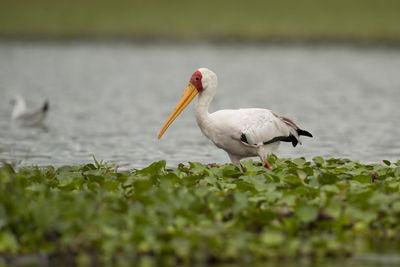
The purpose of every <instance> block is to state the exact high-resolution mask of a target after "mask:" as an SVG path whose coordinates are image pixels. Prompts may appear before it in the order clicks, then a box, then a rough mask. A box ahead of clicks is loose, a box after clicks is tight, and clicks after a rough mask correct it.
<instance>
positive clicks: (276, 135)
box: [212, 108, 298, 146]
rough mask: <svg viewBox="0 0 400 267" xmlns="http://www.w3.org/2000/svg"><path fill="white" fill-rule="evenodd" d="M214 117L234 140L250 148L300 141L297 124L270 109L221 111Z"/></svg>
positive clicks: (214, 114)
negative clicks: (280, 142)
mask: <svg viewBox="0 0 400 267" xmlns="http://www.w3.org/2000/svg"><path fill="white" fill-rule="evenodd" d="M212 115H213V117H214V118H216V119H217V120H218V121H219V122H220V124H221V125H223V126H224V128H225V129H229V131H230V134H231V136H232V138H234V139H236V140H240V141H241V142H242V143H243V144H245V145H248V146H260V145H263V144H270V143H274V142H278V141H290V142H293V140H292V139H293V137H294V138H295V139H296V140H297V139H298V134H297V129H298V127H297V126H296V124H295V123H294V122H293V121H292V120H290V119H288V118H286V117H282V116H279V115H277V114H275V113H273V112H272V111H270V110H268V109H255V108H254V109H253V108H251V109H238V110H220V111H217V112H215V113H213V114H212ZM292 136H293V137H292ZM296 144H297V142H296Z"/></svg>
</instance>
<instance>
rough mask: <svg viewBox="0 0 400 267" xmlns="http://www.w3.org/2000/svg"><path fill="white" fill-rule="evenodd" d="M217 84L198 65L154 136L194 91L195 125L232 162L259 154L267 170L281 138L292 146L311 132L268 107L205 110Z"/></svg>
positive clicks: (170, 121)
mask: <svg viewBox="0 0 400 267" xmlns="http://www.w3.org/2000/svg"><path fill="white" fill-rule="evenodd" d="M217 83H218V81H217V75H216V74H215V73H214V72H212V71H211V70H209V69H207V68H200V69H198V70H197V71H196V72H195V73H193V75H192V77H191V79H190V82H189V84H188V85H187V87H186V89H185V91H184V92H183V95H182V97H181V99H180V100H179V102H178V104H177V105H176V107H175V109H174V111H173V112H172V113H171V115H170V116H169V118H168V120H167V121H166V122H165V124H164V126H163V127H162V129H161V131H160V133H159V134H158V139H160V138H161V137H162V135H163V134H164V132H165V131H166V130H167V128H168V127H169V126H170V125H171V123H172V122H173V121H174V120H175V119H176V118H177V117H178V115H179V114H180V113H181V112H182V111H183V110H184V109H185V107H186V106H187V105H188V104H189V103H190V102H191V101H192V100H193V98H194V97H195V96H196V95H197V94H199V97H198V100H197V102H196V106H195V114H196V120H197V124H198V125H199V127H200V129H201V131H202V132H203V134H204V135H205V136H206V137H207V138H208V139H210V140H211V141H212V142H213V143H214V144H215V145H216V146H217V147H219V148H221V149H223V150H225V151H226V152H227V153H228V155H229V158H230V159H231V161H232V163H234V164H238V165H239V164H240V160H241V159H242V158H246V157H254V156H259V157H260V158H261V160H262V161H263V162H264V164H265V167H266V168H268V169H271V167H270V165H269V163H268V161H267V157H268V155H270V154H271V153H272V152H273V151H274V150H275V149H276V148H277V147H278V146H279V144H280V142H281V141H283V142H291V143H292V145H293V146H294V147H295V146H296V145H297V143H300V144H301V141H300V135H304V136H309V137H312V135H311V133H309V132H307V131H305V130H301V129H300V128H299V127H298V126H297V125H296V124H295V123H294V122H293V121H292V120H291V119H289V118H287V117H284V116H280V115H278V114H276V113H274V112H272V111H271V110H268V109H260V108H248V109H224V110H219V111H216V112H214V113H209V112H208V106H209V104H210V102H211V100H212V99H213V97H214V95H215V93H216V89H217Z"/></svg>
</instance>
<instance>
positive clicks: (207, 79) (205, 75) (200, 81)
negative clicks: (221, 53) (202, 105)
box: [188, 68, 217, 93]
mask: <svg viewBox="0 0 400 267" xmlns="http://www.w3.org/2000/svg"><path fill="white" fill-rule="evenodd" d="M189 84H192V85H193V86H194V87H195V88H196V89H197V92H199V93H202V92H203V91H206V90H207V89H209V88H216V87H217V75H216V74H215V73H214V72H213V71H211V70H209V69H207V68H200V69H198V70H196V71H195V72H194V73H193V74H192V77H191V78H190V82H189ZM188 86H189V85H188Z"/></svg>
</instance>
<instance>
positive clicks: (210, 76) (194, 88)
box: [158, 68, 218, 139]
mask: <svg viewBox="0 0 400 267" xmlns="http://www.w3.org/2000/svg"><path fill="white" fill-rule="evenodd" d="M217 82H218V81H217V75H216V74H215V73H214V72H213V71H211V70H209V69H207V68H200V69H198V70H196V71H195V72H194V73H193V74H192V77H191V78H190V81H189V83H188V85H187V86H186V89H185V91H183V94H182V96H181V99H180V100H179V102H178V104H177V105H176V107H175V109H174V111H173V112H172V113H171V115H170V116H169V118H168V119H167V121H166V122H165V124H164V126H163V128H162V129H161V131H160V133H159V134H158V139H160V138H161V136H162V135H163V134H164V132H165V131H166V130H167V128H168V127H169V126H170V125H171V123H172V122H173V121H174V120H175V119H176V118H177V117H178V115H179V114H180V113H181V112H182V111H183V110H184V109H185V108H186V107H187V105H189V103H190V102H191V101H192V100H193V99H194V97H195V96H196V95H197V94H200V96H202V95H209V97H212V96H213V95H214V94H215V90H216V88H217Z"/></svg>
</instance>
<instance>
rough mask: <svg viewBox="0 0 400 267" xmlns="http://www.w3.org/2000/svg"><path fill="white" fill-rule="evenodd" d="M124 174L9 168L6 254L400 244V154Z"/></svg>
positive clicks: (339, 253)
mask: <svg viewBox="0 0 400 267" xmlns="http://www.w3.org/2000/svg"><path fill="white" fill-rule="evenodd" d="M269 160H270V163H271V167H272V168H273V170H272V171H269V170H267V169H265V168H264V167H263V166H261V164H260V163H258V162H253V161H251V160H250V161H244V162H243V163H242V165H243V168H239V167H238V166H235V165H232V164H224V165H216V164H211V165H204V164H201V163H195V162H189V164H180V165H179V166H178V167H176V168H172V169H170V168H167V167H166V162H165V161H159V162H155V163H153V164H151V165H150V166H148V167H146V168H144V169H141V170H132V171H122V172H116V168H115V166H112V165H108V164H106V163H104V162H100V163H99V162H97V161H95V164H86V165H83V166H63V167H60V168H58V169H55V168H54V167H52V166H48V167H22V168H19V169H18V170H14V169H13V167H12V166H10V165H8V164H7V163H3V166H2V167H1V168H0V263H1V259H2V257H3V259H4V258H7V257H15V256H20V255H26V254H29V255H30V254H39V255H70V256H71V257H73V258H74V260H75V261H78V262H79V261H83V262H85V260H86V261H87V260H88V259H89V260H90V259H92V258H97V259H98V260H102V261H122V260H126V259H128V260H129V259H131V260H138V259H142V258H144V257H151V258H152V259H156V260H160V261H163V260H173V261H183V262H194V261H195V262H209V261H217V262H219V261H237V262H242V261H257V260H263V259H269V260H271V259H294V258H299V257H312V258H324V257H327V256H330V257H335V256H336V257H343V256H347V255H352V254H355V253H369V252H374V253H382V252H392V253H399V252H400V242H399V241H400V234H399V233H400V192H399V189H400V161H398V162H397V163H393V164H392V163H390V162H388V161H384V164H361V163H359V162H356V161H350V160H347V159H328V160H324V159H323V158H321V157H315V158H314V159H313V160H312V161H306V160H305V159H304V158H297V159H293V160H291V159H284V158H277V157H275V156H271V157H270V159H269Z"/></svg>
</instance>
